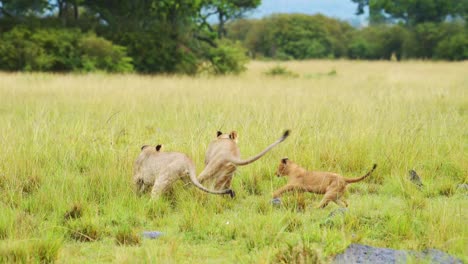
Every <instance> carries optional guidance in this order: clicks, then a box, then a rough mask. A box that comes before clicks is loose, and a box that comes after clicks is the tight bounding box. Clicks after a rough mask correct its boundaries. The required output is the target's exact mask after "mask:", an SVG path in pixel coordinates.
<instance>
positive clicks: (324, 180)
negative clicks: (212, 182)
mask: <svg viewBox="0 0 468 264" xmlns="http://www.w3.org/2000/svg"><path fill="white" fill-rule="evenodd" d="M376 167H377V164H374V166H373V167H372V169H371V170H370V171H369V172H368V173H367V174H366V175H364V176H362V177H359V178H352V179H349V178H345V177H343V176H341V175H339V174H336V173H332V172H321V171H307V170H306V169H304V168H302V167H301V166H299V165H297V164H296V163H294V162H292V161H290V160H289V159H288V158H283V159H281V162H280V164H279V167H278V170H277V171H276V176H278V177H280V176H287V177H288V183H287V184H286V185H285V186H283V187H281V188H279V189H278V190H276V191H275V192H274V193H273V201H274V202H279V197H280V196H281V195H282V194H283V193H285V192H291V191H303V192H313V193H318V194H325V196H324V197H323V199H322V201H321V202H320V204H319V206H318V208H324V207H325V206H327V205H328V203H329V202H331V201H333V202H335V203H336V204H338V205H341V206H343V205H344V206H345V207H348V203H347V202H346V201H345V200H344V199H343V194H344V192H345V191H346V185H348V184H349V183H354V182H358V181H361V180H363V179H364V178H366V177H367V176H369V175H371V173H372V172H373V171H374V170H375V168H376Z"/></svg>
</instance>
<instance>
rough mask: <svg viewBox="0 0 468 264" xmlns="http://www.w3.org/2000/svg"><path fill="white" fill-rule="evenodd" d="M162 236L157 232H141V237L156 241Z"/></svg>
mask: <svg viewBox="0 0 468 264" xmlns="http://www.w3.org/2000/svg"><path fill="white" fill-rule="evenodd" d="M162 235H163V233H162V232H159V231H143V233H142V234H141V236H142V237H144V238H149V239H156V238H158V237H160V236H162Z"/></svg>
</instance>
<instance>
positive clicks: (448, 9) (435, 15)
mask: <svg viewBox="0 0 468 264" xmlns="http://www.w3.org/2000/svg"><path fill="white" fill-rule="evenodd" d="M351 1H353V2H355V3H356V4H358V8H357V14H363V13H364V8H365V7H368V8H369V18H370V19H369V20H370V22H371V23H383V22H386V21H390V20H400V21H403V22H404V23H405V24H406V25H417V24H420V23H426V22H435V23H440V22H443V21H444V20H445V19H446V18H447V17H448V16H450V17H452V18H457V17H458V18H462V19H466V18H467V14H468V0H399V1H394V0H351Z"/></svg>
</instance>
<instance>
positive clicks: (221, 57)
mask: <svg viewBox="0 0 468 264" xmlns="http://www.w3.org/2000/svg"><path fill="white" fill-rule="evenodd" d="M207 58H208V60H209V62H210V65H209V72H211V73H214V74H217V75H220V74H221V75H222V74H230V73H232V74H239V73H241V72H243V71H245V69H246V67H245V64H246V63H247V61H248V58H247V56H246V55H245V50H244V48H242V47H241V45H240V44H239V43H237V42H232V41H229V40H223V41H219V42H218V47H216V48H211V49H210V50H209V52H208V54H207Z"/></svg>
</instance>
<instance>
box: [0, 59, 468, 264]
mask: <svg viewBox="0 0 468 264" xmlns="http://www.w3.org/2000/svg"><path fill="white" fill-rule="evenodd" d="M276 64H277V63H275V62H252V63H250V65H249V69H248V71H247V72H246V73H245V74H243V75H240V76H227V77H208V76H207V77H203V76H201V77H193V78H192V77H182V76H138V75H106V74H91V75H60V74H9V73H0V146H1V150H0V212H1V213H0V262H40V261H42V262H49V261H57V262H59V263H90V262H93V263H101V262H116V263H147V262H153V263H274V262H281V261H283V262H286V263H293V262H294V261H297V259H298V258H305V257H307V258H308V260H307V263H311V262H313V261H319V262H329V261H330V260H331V259H332V257H333V256H334V255H336V254H338V253H341V252H343V250H344V249H345V248H346V247H347V246H348V245H349V244H350V243H362V244H367V245H371V246H377V247H389V248H395V249H413V250H423V249H427V248H436V249H439V250H442V251H445V252H448V253H449V254H452V255H454V256H456V257H458V258H461V259H462V260H464V261H465V262H466V261H468V247H467V245H468V228H467V225H466V223H467V222H468V210H467V208H468V196H467V193H466V191H464V190H461V189H460V188H457V186H458V185H459V184H463V183H467V181H468V157H467V153H468V98H467V92H468V74H467V73H468V72H467V69H468V63H467V62H461V63H441V62H440V63H436V62H403V63H396V62H351V61H312V62H288V63H282V64H281V65H283V66H285V67H287V68H288V69H289V70H291V71H292V72H294V73H296V76H295V77H294V76H290V77H281V76H276V77H273V76H267V75H265V74H264V72H265V71H267V70H268V69H270V68H272V67H274V66H275V65H276ZM285 129H291V131H292V133H291V136H290V137H289V138H288V139H287V140H286V141H285V142H283V143H281V144H280V145H279V146H278V147H276V148H275V149H273V150H272V151H271V152H270V153H268V154H267V155H266V156H265V157H263V158H262V159H260V160H259V161H257V162H255V163H253V164H251V165H248V166H245V167H240V168H238V171H237V174H236V176H235V177H234V179H233V189H234V190H235V191H236V192H237V197H236V198H235V199H230V198H228V197H226V196H215V195H208V194H206V193H203V192H200V191H199V190H198V189H196V188H194V187H193V186H192V185H190V184H184V183H183V182H180V183H178V184H176V185H175V186H174V188H173V191H172V192H171V193H169V194H168V195H166V196H165V197H164V198H163V199H161V200H157V201H152V200H150V195H149V194H147V195H145V196H142V197H138V196H136V195H135V193H134V191H133V186H132V181H131V178H132V166H133V161H134V159H135V157H136V156H137V155H138V153H139V151H140V147H141V146H142V145H144V144H151V145H156V144H164V148H165V150H166V151H181V152H184V153H186V154H188V155H189V156H190V157H192V159H193V160H194V161H195V163H196V164H197V172H201V170H202V169H203V164H204V153H205V150H206V148H207V146H208V143H209V142H210V140H212V139H213V138H214V137H215V135H216V131H217V130H222V131H223V132H229V131H231V130H236V131H237V132H238V133H239V137H240V139H239V147H240V149H241V153H242V154H241V156H242V157H249V156H252V155H254V154H256V153H257V152H259V151H260V150H262V149H263V148H264V147H266V146H267V145H269V144H270V143H272V142H273V141H275V140H276V139H277V138H279V137H280V135H281V133H282V132H283V131H284V130H285ZM285 156H287V157H289V158H290V159H291V160H294V161H296V162H298V163H299V164H301V165H303V166H304V167H306V168H308V169H311V170H312V169H313V170H326V171H334V172H338V173H340V174H342V175H345V176H347V177H357V176H360V175H363V174H364V173H365V172H367V171H368V170H369V169H370V168H371V166H372V164H373V163H377V164H378V168H377V170H376V171H375V172H374V174H373V175H372V176H371V177H369V178H367V179H366V180H364V181H363V182H360V183H356V184H352V185H350V186H349V188H348V193H347V198H346V199H347V201H348V202H349V210H348V212H347V213H346V215H345V217H344V218H343V219H342V218H338V219H332V220H331V221H329V220H327V216H328V215H329V214H330V212H332V211H334V210H336V209H337V208H338V206H337V205H336V204H334V203H331V204H330V205H329V206H328V207H327V208H325V209H322V210H319V209H315V206H316V205H317V204H318V203H319V201H320V199H321V198H322V195H314V194H304V195H299V194H293V193H290V194H288V195H285V196H284V197H283V199H282V201H283V203H282V205H281V206H279V207H277V206H272V205H271V203H270V200H271V194H272V192H273V191H274V190H275V189H277V188H279V187H280V186H282V185H284V184H285V183H286V179H285V178H277V177H276V176H275V175H274V172H275V169H276V167H277V165H278V163H279V161H280V159H281V158H282V157H285ZM410 169H414V170H416V171H417V172H418V174H419V175H420V176H421V178H422V181H423V183H424V188H423V189H422V190H418V188H417V187H415V186H414V185H413V184H412V183H410V182H409V180H408V171H409V170H410ZM145 230H157V231H161V232H163V233H164V235H163V236H162V237H161V238H159V239H156V240H147V239H142V238H141V236H140V234H141V232H142V231H145Z"/></svg>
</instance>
